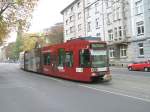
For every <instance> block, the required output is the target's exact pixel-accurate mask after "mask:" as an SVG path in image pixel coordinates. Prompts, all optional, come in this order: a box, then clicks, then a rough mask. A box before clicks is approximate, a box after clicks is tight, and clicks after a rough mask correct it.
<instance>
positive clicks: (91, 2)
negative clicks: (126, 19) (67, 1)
mask: <svg viewBox="0 0 150 112" xmlns="http://www.w3.org/2000/svg"><path fill="white" fill-rule="evenodd" d="M103 4H104V2H103V1H102V0H85V26H86V30H85V32H86V36H92V37H99V38H101V40H105V36H104V35H105V33H104V7H103V6H104V5H103Z"/></svg>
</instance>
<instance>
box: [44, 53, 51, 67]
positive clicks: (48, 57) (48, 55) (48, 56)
mask: <svg viewBox="0 0 150 112" xmlns="http://www.w3.org/2000/svg"><path fill="white" fill-rule="evenodd" d="M49 64H50V53H47V54H44V65H49Z"/></svg>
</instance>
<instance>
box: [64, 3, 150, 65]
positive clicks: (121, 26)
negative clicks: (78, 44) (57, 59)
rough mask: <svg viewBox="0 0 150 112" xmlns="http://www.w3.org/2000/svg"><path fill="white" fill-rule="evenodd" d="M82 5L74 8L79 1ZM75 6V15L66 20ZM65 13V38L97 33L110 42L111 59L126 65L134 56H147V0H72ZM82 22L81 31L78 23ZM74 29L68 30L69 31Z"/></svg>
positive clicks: (149, 15) (149, 41)
mask: <svg viewBox="0 0 150 112" xmlns="http://www.w3.org/2000/svg"><path fill="white" fill-rule="evenodd" d="M79 1H80V2H81V4H82V7H81V8H80V9H79V10H77V9H78V8H77V7H76V6H77V4H78V2H79ZM72 7H76V8H74V13H71V14H72V15H74V17H75V18H77V17H78V16H77V14H78V12H81V15H82V16H81V19H73V23H71V22H70V23H69V24H66V23H67V22H66V21H67V20H69V19H70V17H71V15H70V14H66V13H67V12H68V11H70V10H71V9H72ZM62 14H63V16H64V29H65V32H64V35H65V36H64V38H65V41H66V40H68V39H70V38H72V37H78V36H92V37H99V38H101V40H105V41H107V42H108V45H109V55H110V63H111V64H112V65H121V66H126V65H127V64H128V63H130V62H132V61H135V60H137V59H138V60H145V59H150V28H149V26H150V0H82V1H81V0H75V1H74V2H73V3H72V4H70V5H69V6H68V7H66V8H65V9H64V10H63V11H62ZM79 24H81V27H80V28H81V32H79V31H78V25H79ZM72 27H73V32H72V33H71V32H68V31H72V30H71V29H72Z"/></svg>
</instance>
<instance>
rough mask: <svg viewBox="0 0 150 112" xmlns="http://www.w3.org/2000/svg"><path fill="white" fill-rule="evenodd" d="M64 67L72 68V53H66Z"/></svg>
mask: <svg viewBox="0 0 150 112" xmlns="http://www.w3.org/2000/svg"><path fill="white" fill-rule="evenodd" d="M65 65H66V67H72V66H73V53H72V52H66V56H65Z"/></svg>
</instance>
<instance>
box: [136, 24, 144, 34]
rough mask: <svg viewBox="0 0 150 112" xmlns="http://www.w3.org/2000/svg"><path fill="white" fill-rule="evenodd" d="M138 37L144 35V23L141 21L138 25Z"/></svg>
mask: <svg viewBox="0 0 150 112" xmlns="http://www.w3.org/2000/svg"><path fill="white" fill-rule="evenodd" d="M136 28H137V36H139V35H143V34H144V22H143V21H140V22H137V23H136Z"/></svg>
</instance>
